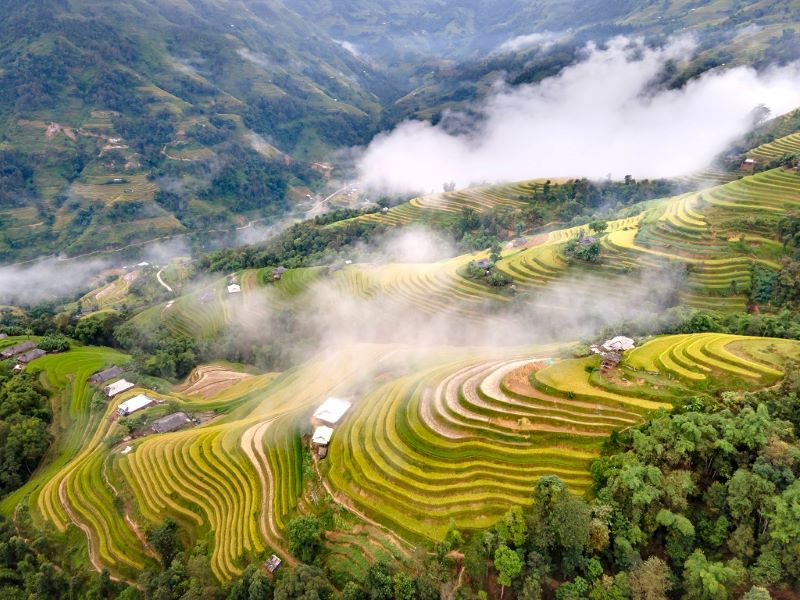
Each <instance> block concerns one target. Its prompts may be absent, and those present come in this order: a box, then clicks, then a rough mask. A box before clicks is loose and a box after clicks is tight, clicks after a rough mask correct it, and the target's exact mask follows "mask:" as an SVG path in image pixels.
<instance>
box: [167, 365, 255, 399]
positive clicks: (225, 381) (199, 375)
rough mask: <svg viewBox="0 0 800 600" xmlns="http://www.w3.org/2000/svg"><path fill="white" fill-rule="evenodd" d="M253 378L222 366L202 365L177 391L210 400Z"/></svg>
mask: <svg viewBox="0 0 800 600" xmlns="http://www.w3.org/2000/svg"><path fill="white" fill-rule="evenodd" d="M251 377H253V376H252V375H250V374H248V373H240V372H238V371H232V370H230V369H228V368H226V367H223V366H222V365H202V366H199V367H197V368H196V369H194V370H193V371H192V372H191V373H190V374H189V377H187V378H186V382H185V383H184V384H183V385H181V386H179V387H177V388H176V391H178V392H181V393H184V394H189V395H190V396H200V397H201V398H205V399H206V400H208V399H209V398H213V397H214V396H216V395H217V394H220V393H222V392H224V391H225V390H227V389H228V388H229V387H232V386H234V385H236V384H237V383H239V382H241V381H244V380H245V379H250V378H251Z"/></svg>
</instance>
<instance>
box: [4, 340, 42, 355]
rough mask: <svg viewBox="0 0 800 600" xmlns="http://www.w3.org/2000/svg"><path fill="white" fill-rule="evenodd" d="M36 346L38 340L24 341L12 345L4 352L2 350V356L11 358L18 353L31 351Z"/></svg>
mask: <svg viewBox="0 0 800 600" xmlns="http://www.w3.org/2000/svg"><path fill="white" fill-rule="evenodd" d="M34 348H36V342H22V343H21V344H17V345H16V346H11V347H10V348H6V349H5V350H3V351H2V352H0V358H3V359H5V358H11V357H12V356H16V355H17V354H22V353H23V352H29V351H31V350H33V349H34Z"/></svg>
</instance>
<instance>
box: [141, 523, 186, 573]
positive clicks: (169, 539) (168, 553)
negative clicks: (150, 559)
mask: <svg viewBox="0 0 800 600" xmlns="http://www.w3.org/2000/svg"><path fill="white" fill-rule="evenodd" d="M147 541H149V542H150V544H152V546H153V548H155V550H156V552H158V553H159V554H160V555H161V564H162V565H163V566H164V568H165V569H166V568H167V567H169V566H170V565H171V564H172V559H173V558H175V555H176V554H177V553H178V550H180V542H179V541H178V524H177V523H176V522H175V521H173V520H172V519H167V520H166V521H164V522H163V523H162V524H161V525H160V526H159V527H157V528H156V529H154V530H153V531H151V532H150V535H149V536H148V539H147Z"/></svg>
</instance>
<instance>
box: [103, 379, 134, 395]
mask: <svg viewBox="0 0 800 600" xmlns="http://www.w3.org/2000/svg"><path fill="white" fill-rule="evenodd" d="M134 387H136V386H135V384H133V383H131V382H130V381H127V380H126V379H120V380H119V381H115V382H114V383H112V384H110V385H107V386H106V387H104V388H103V392H105V395H106V398H113V397H114V396H116V395H117V394H121V393H122V392H127V391H128V390H130V389H132V388H134Z"/></svg>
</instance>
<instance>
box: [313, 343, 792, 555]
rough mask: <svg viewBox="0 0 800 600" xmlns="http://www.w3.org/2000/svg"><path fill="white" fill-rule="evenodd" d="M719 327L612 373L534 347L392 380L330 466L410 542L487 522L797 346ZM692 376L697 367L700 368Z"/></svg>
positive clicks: (633, 358) (749, 384)
mask: <svg viewBox="0 0 800 600" xmlns="http://www.w3.org/2000/svg"><path fill="white" fill-rule="evenodd" d="M771 342H774V340H772V341H770V340H764V339H761V338H741V337H737V336H725V335H716V334H702V335H693V336H672V337H665V338H657V339H655V340H653V341H651V342H649V343H648V344H646V345H644V346H643V347H641V348H639V349H637V350H635V351H633V352H631V353H630V358H629V359H628V360H627V361H626V365H625V366H624V367H623V369H621V370H620V373H619V374H618V375H616V376H615V377H614V378H612V379H607V378H605V377H602V376H600V375H599V374H598V373H596V372H594V373H589V372H587V369H586V367H589V366H593V365H594V366H596V364H597V362H598V359H597V358H596V357H593V358H588V359H571V360H564V361H560V362H554V363H552V364H550V363H551V362H552V361H550V360H548V359H546V358H545V357H543V356H539V357H537V356H536V355H535V353H534V354H528V355H517V356H511V357H505V358H490V359H468V360H463V361H457V362H454V363H450V364H447V365H445V366H440V367H436V368H432V369H428V370H424V371H421V372H418V373H414V374H413V375H410V376H405V377H399V378H397V379H395V380H392V381H391V382H388V383H385V384H383V385H381V386H379V387H377V388H375V389H373V390H372V391H370V392H369V393H367V394H366V395H364V396H363V397H362V398H360V399H359V400H358V401H357V403H356V406H355V407H354V409H353V410H352V411H351V413H350V414H349V415H348V417H347V420H346V422H345V423H344V424H341V425H340V426H339V428H338V429H337V432H336V435H335V436H334V439H333V442H332V444H331V446H330V452H329V455H328V456H329V457H328V459H327V460H326V461H325V463H324V471H325V473H326V475H327V477H328V479H329V480H330V482H331V484H332V485H333V487H334V488H335V489H337V490H339V491H340V492H341V493H343V494H345V495H346V496H348V497H349V498H350V500H351V501H352V502H353V504H354V505H355V506H357V507H358V508H359V509H361V510H363V511H365V512H366V513H367V514H368V515H369V516H370V517H372V518H374V519H376V520H378V521H379V522H381V523H383V524H385V525H387V526H389V527H390V528H391V529H392V530H394V531H399V532H402V533H403V534H404V535H406V536H408V537H409V538H410V539H430V540H436V539H440V538H441V536H443V535H444V533H445V532H446V530H447V528H448V526H449V523H450V520H451V519H454V520H455V521H456V523H457V524H458V526H459V527H460V528H466V529H470V528H483V527H487V526H489V525H490V524H491V523H493V522H494V521H495V520H496V519H497V518H499V517H500V516H501V515H502V514H503V513H504V512H505V511H506V510H508V508H509V506H513V505H515V504H518V505H522V504H524V503H526V502H527V501H528V498H529V494H530V490H531V488H532V486H533V484H534V482H535V480H536V478H537V477H539V476H541V475H545V474H556V475H559V476H560V477H561V478H562V479H563V480H564V481H565V482H566V483H567V485H568V486H569V487H570V489H572V490H573V491H575V492H576V493H581V492H582V491H584V490H585V489H586V487H587V486H588V485H589V482H590V479H589V475H588V471H587V469H588V464H589V463H590V461H591V460H592V459H593V458H594V457H595V456H596V455H597V452H598V449H599V447H600V444H601V443H602V440H603V439H605V438H606V437H607V436H608V435H609V433H610V432H612V431H615V430H619V429H622V428H625V427H629V426H631V425H634V424H637V423H640V422H642V420H643V419H644V416H645V415H646V414H647V413H648V412H649V411H652V410H656V409H659V408H669V406H670V405H671V402H672V401H674V400H677V399H679V398H682V397H687V396H689V395H694V394H696V393H700V392H701V391H703V390H707V389H710V386H711V385H712V384H713V385H722V384H723V383H724V384H726V385H729V384H731V382H736V385H739V386H740V387H743V388H745V389H749V388H757V387H763V386H766V385H770V384H771V383H773V382H774V381H775V380H777V378H779V377H780V376H781V371H780V369H779V367H778V366H777V364H778V363H779V362H780V360H782V359H783V358H785V357H787V356H791V357H795V356H797V355H798V353H799V352H800V344H798V343H796V342H779V343H777V344H773V345H772V346H769V347H770V350H769V354H770V356H771V362H768V361H766V360H765V358H764V355H763V354H760V353H762V352H765V350H764V349H765V347H767V346H768V345H769V344H770V343H771ZM686 373H690V374H691V375H690V376H687V375H686Z"/></svg>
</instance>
